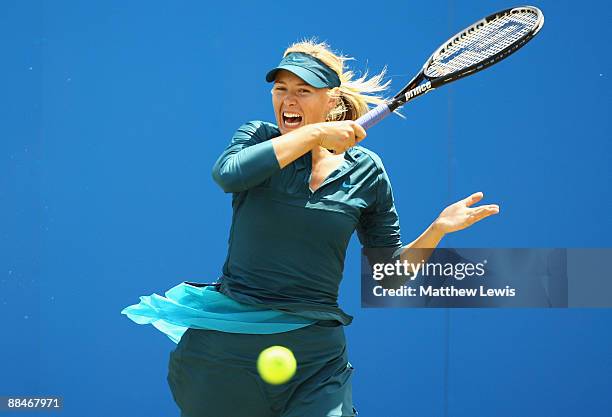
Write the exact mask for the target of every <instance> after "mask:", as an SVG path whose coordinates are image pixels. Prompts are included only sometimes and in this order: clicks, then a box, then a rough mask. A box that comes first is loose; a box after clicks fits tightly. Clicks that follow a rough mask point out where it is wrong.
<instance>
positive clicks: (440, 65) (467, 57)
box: [425, 10, 539, 78]
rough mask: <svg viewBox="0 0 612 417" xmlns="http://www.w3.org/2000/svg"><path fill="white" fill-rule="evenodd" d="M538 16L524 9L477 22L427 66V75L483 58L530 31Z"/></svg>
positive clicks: (461, 67)
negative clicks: (487, 20) (483, 21)
mask: <svg viewBox="0 0 612 417" xmlns="http://www.w3.org/2000/svg"><path fill="white" fill-rule="evenodd" d="M538 20H539V19H538V15H537V14H536V13H535V12H532V11H530V10H522V11H520V12H514V13H509V14H504V15H501V16H498V17H496V18H494V19H493V20H491V21H489V22H486V23H480V24H477V25H476V26H475V27H472V28H470V29H468V30H467V31H466V32H464V34H462V35H461V36H458V37H457V38H455V40H454V41H453V42H452V43H451V44H450V46H448V45H447V48H446V49H444V50H442V51H441V53H440V54H439V55H438V56H437V57H436V58H435V59H434V60H433V62H432V63H431V64H430V65H429V67H427V69H426V71H425V75H427V76H428V77H433V78H435V77H441V76H444V75H447V74H450V73H454V72H457V71H461V70H462V69H464V68H467V67H469V66H472V65H475V64H478V63H480V62H483V61H485V60H487V59H488V58H490V57H492V56H494V55H495V54H497V53H499V52H501V51H502V50H504V49H505V48H507V47H509V46H511V45H512V44H514V43H516V42H518V41H519V40H520V39H522V38H523V37H524V36H525V35H527V34H528V33H530V32H531V31H532V30H533V29H534V28H535V27H536V25H537V23H538Z"/></svg>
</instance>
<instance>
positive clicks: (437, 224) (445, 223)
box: [400, 192, 499, 265]
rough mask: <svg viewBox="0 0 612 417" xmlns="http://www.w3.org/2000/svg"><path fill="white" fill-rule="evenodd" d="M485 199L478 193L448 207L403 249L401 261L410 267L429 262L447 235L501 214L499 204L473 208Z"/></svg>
mask: <svg viewBox="0 0 612 417" xmlns="http://www.w3.org/2000/svg"><path fill="white" fill-rule="evenodd" d="M483 197H484V195H483V193H482V192H477V193H474V194H472V195H471V196H469V197H467V198H464V199H463V200H460V201H457V202H456V203H454V204H451V205H450V206H448V207H446V208H445V209H444V210H443V211H442V213H440V215H439V216H438V218H437V219H436V220H435V221H434V222H433V223H432V224H431V225H429V227H428V228H427V229H426V230H425V231H424V232H423V233H421V235H420V236H419V237H418V238H416V239H415V240H414V241H412V242H411V243H409V244H408V245H406V246H404V247H403V250H402V252H401V254H400V260H401V261H402V262H404V261H406V262H408V264H409V265H412V264H417V263H419V262H421V261H427V259H429V257H430V256H431V253H432V252H433V250H434V249H435V248H436V247H437V246H438V245H439V244H440V241H441V240H442V238H443V237H444V236H445V235H446V234H447V233H451V232H456V231H458V230H462V229H465V228H467V227H470V226H471V225H473V224H474V223H477V222H479V221H480V220H482V219H484V218H486V217H489V216H491V215H493V214H497V213H499V206H498V205H497V204H488V205H484V206H478V207H471V206H472V205H474V204H476V203H477V202H478V201H480V200H482V198H483Z"/></svg>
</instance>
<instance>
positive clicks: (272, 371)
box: [257, 346, 297, 385]
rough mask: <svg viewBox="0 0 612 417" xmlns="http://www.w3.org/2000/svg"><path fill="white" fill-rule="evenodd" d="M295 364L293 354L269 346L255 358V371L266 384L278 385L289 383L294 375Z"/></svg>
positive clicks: (284, 348)
mask: <svg viewBox="0 0 612 417" xmlns="http://www.w3.org/2000/svg"><path fill="white" fill-rule="evenodd" d="M296 367H297V362H296V361H295V356H293V352H291V350H289V349H287V348H286V347H283V346H270V347H269V348H267V349H264V350H262V351H261V353H260V354H259V357H258V358H257V371H259V375H260V376H261V379H263V380H264V381H266V382H267V383H268V384H272V385H280V384H284V383H285V382H287V381H289V380H290V379H291V378H292V377H293V375H294V374H295V369H296Z"/></svg>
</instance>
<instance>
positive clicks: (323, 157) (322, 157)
mask: <svg viewBox="0 0 612 417" xmlns="http://www.w3.org/2000/svg"><path fill="white" fill-rule="evenodd" d="M310 154H311V156H312V166H313V167H314V166H317V165H318V164H319V163H321V162H324V161H327V160H328V158H334V159H335V158H344V153H341V154H335V153H331V152H330V151H328V150H327V149H325V148H322V147H321V146H315V147H314V148H312V150H311V151H310ZM329 161H331V160H329Z"/></svg>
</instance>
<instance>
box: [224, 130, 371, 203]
mask: <svg viewBox="0 0 612 417" xmlns="http://www.w3.org/2000/svg"><path fill="white" fill-rule="evenodd" d="M266 132H268V130H267V129H266V126H265V124H262V122H250V123H247V124H245V125H243V126H242V127H241V128H240V129H238V131H237V132H236V134H235V135H234V137H233V138H232V143H231V144H230V145H229V146H228V147H227V148H226V149H225V151H224V152H223V153H222V154H221V156H220V157H219V158H218V159H217V161H216V162H215V165H214V166H213V170H212V175H213V178H214V180H215V182H217V184H219V186H220V187H221V188H222V189H223V191H225V192H226V193H230V192H231V193H234V192H241V191H244V190H247V189H249V188H251V187H253V186H255V185H257V184H260V183H261V182H263V181H264V180H266V179H267V178H269V177H270V176H271V175H272V174H274V173H275V172H276V171H278V169H282V168H284V167H285V166H287V165H289V164H290V163H291V162H293V161H295V160H296V159H298V158H299V157H301V156H302V155H304V154H305V153H306V152H309V151H311V150H312V149H313V148H314V147H315V146H324V147H325V148H327V149H330V150H334V151H335V152H336V153H341V152H344V151H345V150H346V149H348V148H350V147H351V146H354V145H355V143H356V142H358V141H360V140H362V139H363V138H364V137H365V131H364V130H363V129H362V128H361V126H359V125H357V124H356V123H355V122H353V121H346V122H327V123H315V124H310V125H306V126H303V127H301V128H299V129H296V130H294V131H292V132H289V133H286V134H284V135H282V136H278V137H275V138H272V139H269V140H267V139H266V137H265V136H267V134H266Z"/></svg>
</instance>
